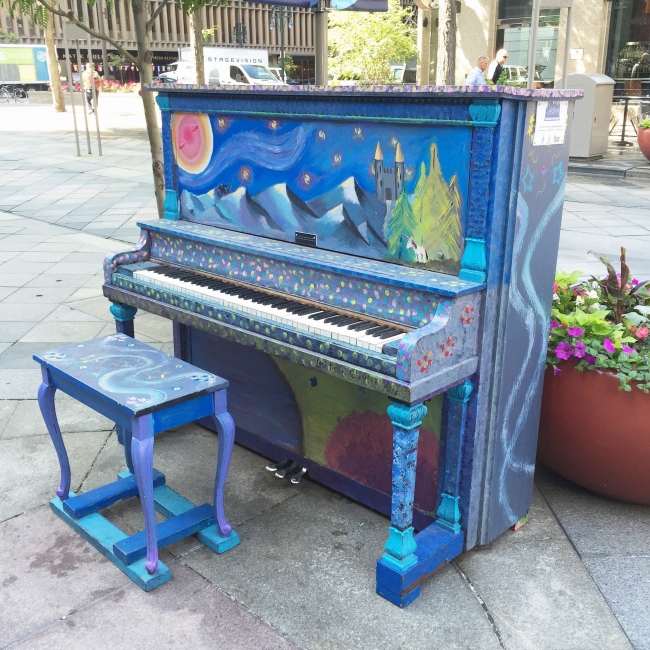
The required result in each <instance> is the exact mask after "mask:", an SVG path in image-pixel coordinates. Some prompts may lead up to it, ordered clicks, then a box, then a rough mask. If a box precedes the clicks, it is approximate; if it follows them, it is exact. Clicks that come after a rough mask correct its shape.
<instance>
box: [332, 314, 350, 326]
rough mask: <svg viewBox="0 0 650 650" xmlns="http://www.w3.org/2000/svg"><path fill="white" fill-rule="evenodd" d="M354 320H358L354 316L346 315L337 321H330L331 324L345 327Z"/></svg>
mask: <svg viewBox="0 0 650 650" xmlns="http://www.w3.org/2000/svg"><path fill="white" fill-rule="evenodd" d="M354 321H356V318H352V316H345V317H344V318H343V319H342V320H339V321H337V322H336V323H332V322H330V325H336V326H337V327H345V326H346V325H349V324H350V323H352V322H354Z"/></svg>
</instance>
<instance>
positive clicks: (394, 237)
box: [387, 191, 418, 262]
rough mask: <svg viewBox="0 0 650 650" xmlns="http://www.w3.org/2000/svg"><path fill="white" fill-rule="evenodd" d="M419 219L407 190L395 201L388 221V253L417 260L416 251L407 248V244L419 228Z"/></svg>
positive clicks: (410, 260)
mask: <svg viewBox="0 0 650 650" xmlns="http://www.w3.org/2000/svg"><path fill="white" fill-rule="evenodd" d="M417 225H418V224H417V221H416V219H415V215H414V214H413V209H412V208H411V203H410V202H409V199H408V196H407V195H406V192H404V191H402V193H401V194H400V195H399V197H398V198H397V201H395V205H394V206H393V211H392V212H391V214H390V221H389V222H388V237H387V239H388V251H387V253H388V255H389V257H394V258H397V259H398V260H403V261H405V262H415V252H414V251H413V249H412V248H407V247H406V244H407V242H408V240H409V238H410V237H413V235H414V234H415V231H416V229H417Z"/></svg>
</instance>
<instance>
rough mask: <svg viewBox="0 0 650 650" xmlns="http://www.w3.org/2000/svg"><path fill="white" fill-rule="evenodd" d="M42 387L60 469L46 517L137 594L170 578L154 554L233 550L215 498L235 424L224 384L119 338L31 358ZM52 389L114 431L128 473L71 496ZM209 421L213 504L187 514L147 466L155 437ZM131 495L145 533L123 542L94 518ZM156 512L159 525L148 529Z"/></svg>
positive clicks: (232, 536) (233, 537)
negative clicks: (193, 548) (190, 541)
mask: <svg viewBox="0 0 650 650" xmlns="http://www.w3.org/2000/svg"><path fill="white" fill-rule="evenodd" d="M34 359H35V360H36V361H37V362H38V363H39V364H40V365H41V372H42V376H43V382H42V384H41V386H40V388H39V390H38V403H39V406H40V409H41V413H42V415H43V419H44V420H45V424H46V426H47V430H48V432H49V434H50V437H51V438H52V442H53V443H54V447H55V449H56V453H57V455H58V459H59V465H60V467H61V484H60V486H59V488H58V489H57V490H56V494H57V496H56V498H54V499H52V501H50V506H51V508H52V510H53V511H54V512H55V513H56V514H57V515H58V516H59V517H61V519H63V520H64V521H65V522H67V523H68V524H69V525H70V526H71V527H72V528H73V529H74V530H76V531H77V532H78V533H79V534H80V535H81V536H82V537H84V538H85V539H86V540H88V541H89V542H90V543H91V544H92V545H93V546H94V547H95V548H96V549H97V550H98V551H99V552H100V553H102V554H103V555H104V556H105V557H107V558H108V559H109V560H110V561H111V562H113V564H115V565H116V566H117V567H118V568H119V569H121V570H122V571H123V572H124V573H125V574H126V575H127V576H129V578H131V580H133V581H134V582H135V583H136V584H137V585H138V586H140V587H142V589H144V590H145V591H150V590H151V589H153V588H154V587H157V586H158V585H160V584H163V583H165V582H167V581H168V580H170V579H171V571H170V569H169V567H167V566H166V565H165V564H163V563H162V562H160V561H159V560H158V549H159V548H162V547H164V546H167V545H168V544H172V543H173V542H176V541H178V540H180V539H183V538H184V537H188V536H189V535H194V534H196V535H197V538H198V539H199V540H200V541H201V542H203V543H204V544H205V545H206V546H208V547H209V548H211V549H212V550H213V551H215V552H217V553H223V552H225V551H227V550H228V549H230V548H232V547H234V546H237V544H239V536H238V535H237V533H236V532H235V531H234V530H233V529H232V526H231V525H230V524H229V523H228V520H227V519H226V516H225V512H224V506H223V497H224V489H225V485H226V476H227V473H228V467H229V465H230V458H231V456H232V449H233V444H234V439H235V426H234V423H233V420H232V418H231V417H230V414H229V413H228V411H227V406H226V388H227V387H228V382H227V381H226V380H225V379H222V378H221V377H218V376H216V375H213V374H211V373H209V372H205V371H204V370H201V369H200V368H197V367H196V366H192V365H190V364H189V363H186V362H185V361H181V360H179V359H176V358H174V357H170V356H168V355H167V354H165V353H163V352H161V351H160V350H156V349H155V348H152V347H151V346H149V345H146V344H144V343H141V342H139V341H136V340H134V339H133V338H131V337H129V336H127V335H125V334H123V333H118V334H114V335H112V336H107V337H104V338H101V339H96V340H93V341H87V342H85V343H78V344H74V345H69V346H66V347H62V348H58V349H56V350H49V351H47V352H44V353H42V354H36V355H34ZM57 389H59V390H61V391H63V392H64V393H67V394H68V395H70V396H71V397H73V398H75V399H76V400H78V401H79V402H82V403H83V404H86V405H87V406H89V407H90V408H92V409H94V410H95V411H97V412H98V413H101V414H102V415H104V416H106V417H107V418H109V419H110V420H112V421H113V422H115V424H116V428H117V433H118V437H119V438H120V440H121V441H122V442H123V444H124V455H125V457H126V464H127V467H128V469H127V470H126V471H124V472H121V473H120V474H118V478H117V480H116V481H114V482H113V483H109V484H107V485H104V486H102V487H99V488H96V489H94V490H91V491H89V492H85V493H83V494H79V495H75V494H74V493H72V492H71V491H70V463H69V461H68V455H67V452H66V449H65V445H64V442H63V438H62V436H61V430H60V429H59V424H58V422H57V417H56V411H55V407H54V396H55V393H56V390H57ZM204 417H211V418H212V420H213V422H214V425H215V427H216V429H217V431H218V434H219V451H218V455H217V472H216V479H215V486H214V503H213V504H212V505H211V504H207V503H206V504H203V505H200V506H195V505H194V504H193V503H191V502H190V501H188V500H187V499H185V498H183V497H182V496H181V495H180V494H178V493H176V492H174V490H172V489H170V488H169V487H168V486H166V485H165V477H164V475H163V474H161V473H160V472H158V471H157V470H155V469H154V467H153V442H154V435H155V434H157V433H161V432H162V431H166V430H167V429H171V428H173V427H178V426H181V425H183V424H187V423H189V422H194V421H195V420H199V419H201V418H204ZM133 496H139V497H140V502H141V505H142V512H143V515H144V531H142V532H139V533H136V534H135V535H131V536H129V535H126V534H125V533H123V532H122V531H121V530H120V529H119V528H117V527H116V526H114V525H113V524H112V523H111V522H110V521H108V519H106V518H105V517H104V516H102V515H101V514H100V512H99V511H100V510H101V509H103V508H106V507H108V506H110V505H111V504H113V503H116V502H117V501H120V500H121V499H128V498H130V497H133ZM155 510H158V512H160V513H161V514H162V515H164V516H165V517H167V519H166V520H164V521H163V522H162V523H159V524H157V525H156V515H155Z"/></svg>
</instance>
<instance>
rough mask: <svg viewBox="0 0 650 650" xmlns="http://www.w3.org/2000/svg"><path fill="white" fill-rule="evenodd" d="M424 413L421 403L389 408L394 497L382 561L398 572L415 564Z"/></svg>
mask: <svg viewBox="0 0 650 650" xmlns="http://www.w3.org/2000/svg"><path fill="white" fill-rule="evenodd" d="M426 413H427V407H426V406H425V405H424V404H414V405H411V406H409V405H407V404H399V403H394V404H391V405H390V406H389V407H388V415H389V417H390V419H391V422H392V423H393V497H392V502H391V516H390V523H391V525H390V527H389V529H388V531H389V532H388V541H387V542H386V545H385V547H384V550H385V551H386V552H385V553H384V555H383V558H382V560H383V561H384V562H385V563H387V564H389V565H391V566H393V567H395V568H396V569H397V570H398V571H402V572H403V571H406V570H407V569H408V568H410V567H412V566H413V565H414V564H416V563H417V558H416V557H415V549H416V543H415V540H414V539H413V526H412V523H413V498H414V494H415V468H416V466H417V459H418V458H417V457H418V437H419V434H420V424H421V423H422V419H423V418H424V416H425V415H426Z"/></svg>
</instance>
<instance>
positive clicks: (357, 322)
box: [347, 318, 365, 330]
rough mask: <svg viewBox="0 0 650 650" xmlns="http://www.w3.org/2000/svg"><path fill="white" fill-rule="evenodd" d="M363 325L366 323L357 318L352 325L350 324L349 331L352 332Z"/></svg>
mask: <svg viewBox="0 0 650 650" xmlns="http://www.w3.org/2000/svg"><path fill="white" fill-rule="evenodd" d="M362 323H365V321H362V320H359V319H358V318H356V319H355V320H353V321H352V322H351V323H348V325H347V328H348V329H349V330H351V329H353V328H354V327H356V326H357V325H361V324H362Z"/></svg>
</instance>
